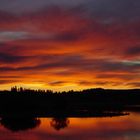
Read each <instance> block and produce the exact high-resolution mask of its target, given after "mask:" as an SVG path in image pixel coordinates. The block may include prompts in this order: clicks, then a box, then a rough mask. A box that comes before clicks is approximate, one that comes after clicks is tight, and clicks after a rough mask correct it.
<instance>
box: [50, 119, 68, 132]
mask: <svg viewBox="0 0 140 140" xmlns="http://www.w3.org/2000/svg"><path fill="white" fill-rule="evenodd" d="M69 123H70V121H69V120H68V119H67V118H53V119H52V121H51V122H50V124H51V126H52V127H53V128H54V129H55V130H61V129H64V128H66V127H68V125H69Z"/></svg>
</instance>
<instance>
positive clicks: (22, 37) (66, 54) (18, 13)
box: [0, 0, 140, 91]
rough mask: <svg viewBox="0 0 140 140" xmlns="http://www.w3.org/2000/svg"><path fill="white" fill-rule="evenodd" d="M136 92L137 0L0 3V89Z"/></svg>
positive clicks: (139, 51)
mask: <svg viewBox="0 0 140 140" xmlns="http://www.w3.org/2000/svg"><path fill="white" fill-rule="evenodd" d="M14 85H17V86H23V87H26V88H35V89H52V90H58V91H60V90H70V89H74V90H81V89H85V88H96V87H102V88H115V89H117V88H140V0H0V90H3V89H9V88H10V87H11V86H14Z"/></svg>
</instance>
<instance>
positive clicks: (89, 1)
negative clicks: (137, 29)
mask: <svg viewBox="0 0 140 140" xmlns="http://www.w3.org/2000/svg"><path fill="white" fill-rule="evenodd" d="M54 5H55V6H58V7H65V8H70V9H73V8H75V7H77V9H78V8H79V7H80V9H81V7H82V9H83V11H84V12H87V13H88V14H89V15H92V16H96V17H111V18H113V17H123V18H139V13H140V8H139V7H140V1H139V0H71V1H69V0H59V1H58V0H47V1H46V0H39V1H38V0H13V1H9V0H1V5H0V10H5V11H9V12H15V13H17V14H18V13H20V12H26V11H38V10H39V9H41V8H44V7H50V6H54Z"/></svg>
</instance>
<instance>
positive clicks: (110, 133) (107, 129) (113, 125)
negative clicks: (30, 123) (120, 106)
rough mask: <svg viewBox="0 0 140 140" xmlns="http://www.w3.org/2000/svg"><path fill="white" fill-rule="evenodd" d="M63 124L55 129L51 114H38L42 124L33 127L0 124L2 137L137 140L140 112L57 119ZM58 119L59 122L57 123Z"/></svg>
mask: <svg viewBox="0 0 140 140" xmlns="http://www.w3.org/2000/svg"><path fill="white" fill-rule="evenodd" d="M59 120H60V122H61V123H62V120H63V124H64V122H66V123H67V126H66V127H60V129H56V128H55V127H53V126H52V121H54V119H53V118H41V119H40V121H41V124H40V125H39V126H38V127H35V128H34V129H27V130H22V131H17V132H16V131H15V132H12V131H11V130H8V129H6V128H4V127H3V125H1V126H0V138H1V139H2V140H9V139H12V140H30V139H32V140H46V139H49V140H64V139H68V140H71V139H72V140H78V139H82V140H112V139H113V140H138V139H139V137H140V113H131V114H130V115H128V116H120V117H102V118H67V119H64V118H63V119H59ZM60 122H59V123H60Z"/></svg>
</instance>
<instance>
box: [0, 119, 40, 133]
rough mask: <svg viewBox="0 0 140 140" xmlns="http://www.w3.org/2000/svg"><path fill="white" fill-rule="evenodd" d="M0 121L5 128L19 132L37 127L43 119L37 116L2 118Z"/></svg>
mask: <svg viewBox="0 0 140 140" xmlns="http://www.w3.org/2000/svg"><path fill="white" fill-rule="evenodd" d="M0 123H1V125H3V126H4V127H5V128H7V129H9V130H11V131H13V132H18V131H25V130H28V129H33V128H36V127H38V126H39V125H40V123H41V121H40V120H39V119H37V118H2V119H1V121H0Z"/></svg>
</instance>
